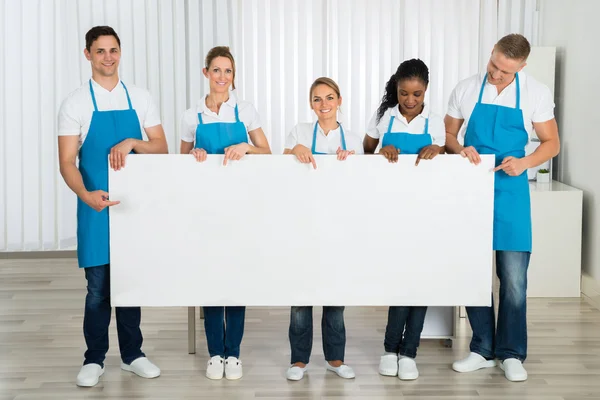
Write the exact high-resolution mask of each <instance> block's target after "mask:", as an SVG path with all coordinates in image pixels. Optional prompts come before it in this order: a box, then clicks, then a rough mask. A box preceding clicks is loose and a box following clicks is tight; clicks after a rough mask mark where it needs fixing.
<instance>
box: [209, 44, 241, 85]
mask: <svg viewBox="0 0 600 400" xmlns="http://www.w3.org/2000/svg"><path fill="white" fill-rule="evenodd" d="M217 57H227V58H229V61H231V68H232V69H233V80H232V81H231V86H232V87H233V88H234V89H235V60H234V59H233V55H232V54H231V51H230V50H229V47H227V46H217V47H213V48H212V49H210V50H209V51H208V54H206V59H205V60H204V65H205V66H206V69H208V67H210V63H211V62H212V61H213V60H214V59H215V58H217Z"/></svg>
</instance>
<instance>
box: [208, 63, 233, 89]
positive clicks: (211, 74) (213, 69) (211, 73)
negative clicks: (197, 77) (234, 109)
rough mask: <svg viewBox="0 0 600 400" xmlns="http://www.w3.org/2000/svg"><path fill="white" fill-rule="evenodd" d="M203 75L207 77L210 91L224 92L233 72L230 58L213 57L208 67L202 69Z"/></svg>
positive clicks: (229, 84) (231, 79) (231, 80)
mask: <svg viewBox="0 0 600 400" xmlns="http://www.w3.org/2000/svg"><path fill="white" fill-rule="evenodd" d="M203 72H204V76H205V77H207V78H208V81H209V86H210V91H211V92H212V93H226V92H228V91H229V87H230V86H231V84H232V83H233V79H234V78H235V73H234V71H233V65H232V64H231V60H230V59H229V58H227V57H215V58H214V59H213V60H212V61H211V62H210V65H209V66H208V68H204V69H203Z"/></svg>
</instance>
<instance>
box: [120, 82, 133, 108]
mask: <svg viewBox="0 0 600 400" xmlns="http://www.w3.org/2000/svg"><path fill="white" fill-rule="evenodd" d="M121 85H123V89H125V94H126V95H127V104H129V109H130V110H133V106H132V105H131V98H130V97H129V90H127V86H125V84H124V83H123V81H121Z"/></svg>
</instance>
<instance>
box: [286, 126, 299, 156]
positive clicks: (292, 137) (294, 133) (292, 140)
mask: <svg viewBox="0 0 600 400" xmlns="http://www.w3.org/2000/svg"><path fill="white" fill-rule="evenodd" d="M297 144H298V125H296V126H294V128H293V129H292V130H291V131H290V133H288V135H287V136H286V137H285V148H286V149H290V150H292V149H293V148H294V147H295V146H296V145H297Z"/></svg>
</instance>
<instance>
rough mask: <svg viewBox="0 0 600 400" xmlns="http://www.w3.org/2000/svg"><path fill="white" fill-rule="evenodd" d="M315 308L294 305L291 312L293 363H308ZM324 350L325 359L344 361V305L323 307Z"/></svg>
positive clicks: (290, 334)
mask: <svg viewBox="0 0 600 400" xmlns="http://www.w3.org/2000/svg"><path fill="white" fill-rule="evenodd" d="M312 312H313V308H312V306H306V307H292V310H291V312H290V329H289V337H290V347H291V348H292V358H291V363H292V364H294V363H297V362H301V363H304V364H308V362H309V360H310V353H311V351H312V342H313V314H312ZM321 331H322V337H323V352H324V354H325V360H327V361H335V360H341V361H344V352H345V350H346V327H345V325H344V307H330V306H324V307H323V317H322V318H321Z"/></svg>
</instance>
